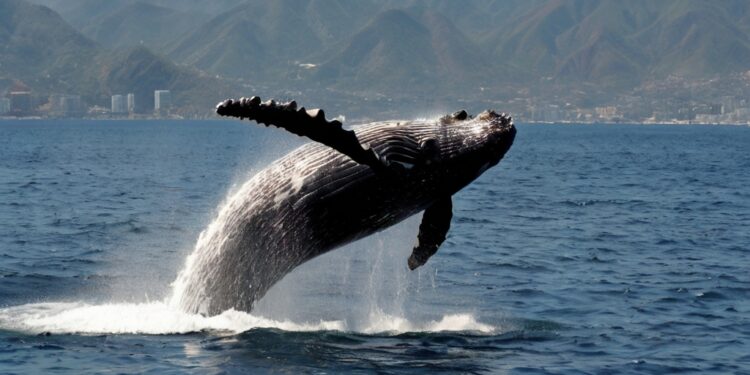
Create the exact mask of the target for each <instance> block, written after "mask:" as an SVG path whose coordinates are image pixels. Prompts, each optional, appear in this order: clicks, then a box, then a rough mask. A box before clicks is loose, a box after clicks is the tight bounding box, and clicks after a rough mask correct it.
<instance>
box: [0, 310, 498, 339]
mask: <svg viewBox="0 0 750 375" xmlns="http://www.w3.org/2000/svg"><path fill="white" fill-rule="evenodd" d="M253 328H276V329H280V330H284V331H293V332H302V331H345V332H349V331H353V330H352V329H350V328H348V324H347V322H346V321H343V320H327V321H318V322H301V323H299V322H292V321H289V320H274V319H270V318H266V317H262V316H255V315H253V314H248V313H245V312H241V311H236V310H227V311H225V312H223V313H222V314H220V315H216V316H211V317H205V316H202V315H199V314H188V313H185V312H183V311H181V310H179V309H177V308H175V307H173V306H170V305H169V304H168V303H166V302H147V303H109V304H100V305H92V304H87V303H82V302H72V303H64V302H50V303H36V304H28V305H21V306H14V307H9V308H4V309H0V329H5V330H13V331H22V332H28V333H33V334H36V333H41V332H51V333H57V334H61V333H75V334H150V335H162V334H184V333H190V332H200V331H216V332H226V333H230V334H234V333H240V332H244V331H247V330H250V329H253ZM356 331H358V332H361V333H365V334H400V333H406V332H446V331H461V332H474V333H480V334H492V333H495V332H496V331H497V328H496V327H493V326H491V325H487V324H483V323H480V322H478V321H477V320H476V318H475V317H474V316H473V315H471V314H451V315H445V316H443V317H442V319H440V320H436V321H429V322H425V323H419V322H412V321H410V320H408V319H406V318H404V317H398V316H392V315H388V314H385V313H382V312H374V313H372V314H371V315H370V319H369V321H368V322H366V323H365V325H364V327H362V328H359V329H356Z"/></svg>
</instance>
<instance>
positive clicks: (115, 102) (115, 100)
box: [111, 95, 128, 114]
mask: <svg viewBox="0 0 750 375" xmlns="http://www.w3.org/2000/svg"><path fill="white" fill-rule="evenodd" d="M111 112H112V114H123V113H128V108H127V107H126V105H125V97H124V96H122V95H112V111H111Z"/></svg>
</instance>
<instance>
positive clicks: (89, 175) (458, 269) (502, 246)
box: [0, 121, 750, 374]
mask: <svg viewBox="0 0 750 375" xmlns="http://www.w3.org/2000/svg"><path fill="white" fill-rule="evenodd" d="M302 142H303V140H302V139H301V138H298V137H295V136H293V135H288V134H286V133H284V132H282V131H280V130H277V129H266V128H263V127H260V126H257V125H254V124H252V123H249V122H237V121H180V122H170V121H1V122H0V373H2V374H13V373H15V374H29V373H63V374H66V373H67V374H80V373H151V374H170V373H172V374H182V373H195V374H221V373H228V374H249V373H252V374H256V373H318V374H322V373H328V374H335V373H343V374H356V373H362V374H364V373H394V374H396V373H398V374H402V373H450V374H453V373H478V374H495V373H500V374H503V373H508V374H580V373H589V374H605V373H606V374H629V373H649V374H651V373H665V374H666V373H678V372H679V373H688V374H689V373H695V374H709V373H713V374H750V127H731V126H689V127H680V126H634V125H631V126H627V125H619V126H613V125H595V126H592V125H523V124H521V125H518V135H517V137H516V141H515V144H514V145H513V147H512V148H511V150H510V152H509V153H508V155H507V156H506V158H505V159H504V160H503V161H502V162H501V163H500V164H499V165H498V166H496V167H494V168H493V169H491V170H489V171H487V172H486V173H485V174H484V175H483V176H482V177H481V178H479V179H478V180H477V181H475V182H474V183H473V184H472V185H470V186H468V187H467V188H465V189H464V190H462V191H461V192H459V193H458V194H457V195H456V196H455V197H454V218H453V222H452V228H451V231H450V233H449V236H448V239H447V241H446V242H445V243H444V244H443V246H442V248H441V249H440V250H439V251H438V253H437V254H436V255H435V256H434V257H433V258H432V259H430V261H429V262H428V263H427V264H426V265H425V266H424V267H422V268H420V269H418V270H417V271H413V272H410V271H408V269H407V267H406V259H407V257H408V255H409V253H410V252H411V247H412V245H413V243H414V241H415V239H416V235H417V227H418V225H419V217H415V218H413V219H410V220H407V221H406V222H404V223H402V224H399V225H397V226H395V227H393V228H391V229H389V230H387V231H385V232H382V233H379V234H377V235H374V236H371V237H369V238H367V239H364V240H362V241H359V242H356V243H354V244H351V245H349V246H347V247H344V248H340V249H337V250H335V251H332V252H330V253H328V254H326V255H324V256H321V257H319V258H316V259H314V260H313V261H311V262H308V263H306V264H304V265H303V266H301V267H299V268H297V269H296V270H295V271H293V272H292V273H291V274H289V275H288V276H287V277H286V278H285V279H284V280H282V282H280V283H279V284H277V285H276V286H275V287H274V288H273V289H272V290H271V291H270V293H269V294H268V295H266V297H264V298H263V300H261V301H260V303H258V306H257V309H256V310H255V311H253V312H252V314H248V313H244V312H238V311H227V312H225V313H223V314H221V315H218V316H214V317H203V316H200V315H190V314H186V313H183V312H181V311H180V310H179V309H177V308H175V307H173V306H171V305H170V304H169V303H168V302H167V301H168V299H169V296H170V294H171V283H172V282H173V281H174V280H175V277H176V276H177V274H178V272H179V271H180V270H181V269H182V267H183V265H184V262H185V259H186V257H187V256H188V255H189V254H190V253H191V251H192V250H193V247H194V246H195V243H196V240H197V238H198V236H199V235H200V233H201V231H202V230H204V229H205V228H206V227H207V226H208V225H209V224H210V223H211V221H212V220H213V219H214V218H215V216H216V214H217V212H218V210H219V209H220V208H221V206H222V204H223V203H224V201H225V199H226V198H227V197H228V196H229V195H230V194H231V193H232V192H233V191H235V190H236V189H237V188H238V186H239V185H241V184H242V183H243V182H244V181H245V180H247V179H248V178H250V177H251V176H252V175H253V174H254V173H255V172H256V171H258V170H259V169H261V168H263V166H265V165H267V164H268V163H269V162H271V161H272V160H274V159H275V158H278V157H280V156H281V155H283V154H285V153H286V152H288V151H289V150H291V149H293V148H294V147H296V146H298V145H300V144H302Z"/></svg>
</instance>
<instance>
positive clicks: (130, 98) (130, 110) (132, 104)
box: [128, 94, 135, 113]
mask: <svg viewBox="0 0 750 375" xmlns="http://www.w3.org/2000/svg"><path fill="white" fill-rule="evenodd" d="M134 112H135V94H128V113H134Z"/></svg>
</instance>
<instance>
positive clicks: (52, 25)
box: [0, 0, 98, 92]
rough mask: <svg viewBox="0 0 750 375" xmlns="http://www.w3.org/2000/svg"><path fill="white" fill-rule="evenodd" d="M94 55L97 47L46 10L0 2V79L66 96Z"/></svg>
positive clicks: (17, 1) (17, 2)
mask: <svg viewBox="0 0 750 375" xmlns="http://www.w3.org/2000/svg"><path fill="white" fill-rule="evenodd" d="M32 20H33V21H32ZM97 53H98V47H97V46H96V43H94V42H93V41H91V40H89V39H87V38H86V37H84V36H83V35H81V34H80V33H78V32H77V31H76V30H75V29H73V28H72V27H71V26H70V25H68V24H67V23H66V22H65V21H64V20H63V19H62V17H60V16H59V15H58V14H57V13H55V12H53V11H52V10H50V9H49V8H46V7H43V6H39V5H32V4H29V3H26V2H23V1H21V0H0V76H4V77H7V78H14V79H21V80H23V81H24V82H25V83H26V84H28V85H29V86H32V87H46V88H49V89H51V90H55V91H61V92H66V91H70V90H74V89H75V88H76V87H77V86H78V85H79V84H80V81H79V80H78V77H83V76H86V73H87V70H88V67H89V64H88V63H87V61H90V60H93V59H94V58H95V56H96V55H97ZM87 83H88V82H87Z"/></svg>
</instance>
